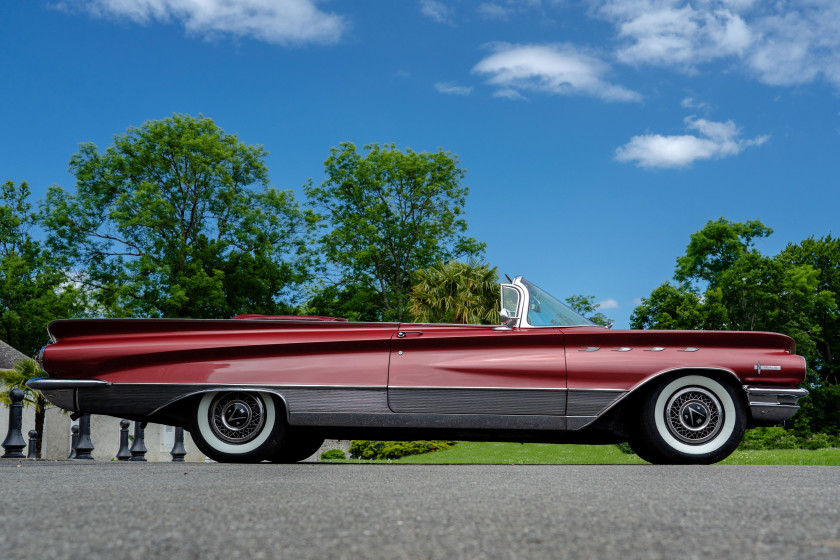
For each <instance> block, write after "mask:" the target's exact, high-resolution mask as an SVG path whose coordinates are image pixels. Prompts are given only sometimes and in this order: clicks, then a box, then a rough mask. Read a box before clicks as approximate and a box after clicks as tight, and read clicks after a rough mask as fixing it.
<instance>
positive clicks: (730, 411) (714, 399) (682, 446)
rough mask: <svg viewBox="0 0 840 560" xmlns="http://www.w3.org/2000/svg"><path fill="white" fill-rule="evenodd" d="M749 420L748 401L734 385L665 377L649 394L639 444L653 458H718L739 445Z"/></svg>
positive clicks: (679, 460)
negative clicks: (746, 401)
mask: <svg viewBox="0 0 840 560" xmlns="http://www.w3.org/2000/svg"><path fill="white" fill-rule="evenodd" d="M746 421H747V411H746V405H745V404H744V402H743V398H742V396H741V395H739V394H738V393H737V389H736V388H734V387H733V386H732V385H731V384H727V383H724V382H721V381H718V380H716V379H713V378H711V377H709V376H706V375H700V374H694V375H683V376H681V377H677V378H674V379H670V380H666V381H664V382H660V383H659V385H658V386H656V387H655V388H654V389H653V390H652V391H651V392H650V393H649V394H648V395H647V397H646V398H645V399H644V401H643V406H642V418H641V422H640V426H639V434H638V438H640V439H637V442H639V443H640V444H638V443H637V446H638V447H639V448H640V450H643V451H644V454H640V456H642V458H643V459H646V460H648V461H650V462H653V463H682V464H710V463H716V462H718V461H721V460H723V459H725V458H726V457H728V456H729V455H730V454H731V453H732V452H733V451H734V450H735V448H737V447H738V444H739V443H740V442H741V439H742V438H743V437H744V430H745V429H746Z"/></svg>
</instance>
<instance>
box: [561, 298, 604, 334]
mask: <svg viewBox="0 0 840 560" xmlns="http://www.w3.org/2000/svg"><path fill="white" fill-rule="evenodd" d="M566 305H568V306H569V307H571V308H572V310H573V311H574V312H575V313H578V314H580V315H583V316H584V317H586V318H587V319H589V320H590V321H592V322H593V323H595V324H596V325H601V326H602V327H606V326H609V325H612V324H613V323H614V321H613V320H612V319H610V318H609V317H607V316H606V315H604V314H603V313H601V312H600V311H598V308H599V307H600V306H601V305H600V304H599V303H596V302H595V296H583V295H579V294H578V295H573V296H569V297H567V298H566Z"/></svg>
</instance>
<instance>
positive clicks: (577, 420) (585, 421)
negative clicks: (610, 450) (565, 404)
mask: <svg viewBox="0 0 840 560" xmlns="http://www.w3.org/2000/svg"><path fill="white" fill-rule="evenodd" d="M597 419H598V417H597V416H566V429H567V430H569V431H575V430H580V429H583V428H585V427H586V426H588V425H589V424H591V423H592V422H594V421H595V420H597Z"/></svg>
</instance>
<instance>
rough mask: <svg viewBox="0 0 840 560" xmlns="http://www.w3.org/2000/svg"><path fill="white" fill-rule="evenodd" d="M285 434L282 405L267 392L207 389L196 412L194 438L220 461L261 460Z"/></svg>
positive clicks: (272, 451)
mask: <svg viewBox="0 0 840 560" xmlns="http://www.w3.org/2000/svg"><path fill="white" fill-rule="evenodd" d="M284 434H285V422H284V420H283V418H282V409H281V408H280V406H278V405H277V404H276V403H275V400H274V398H273V397H272V396H271V395H270V394H268V393H260V392H250V391H214V392H210V393H205V394H204V395H203V396H202V397H201V400H200V401H199V403H198V408H197V410H196V414H195V420H194V429H193V430H192V436H193V439H194V440H195V442H196V445H197V446H198V447H199V449H201V451H203V452H204V454H205V455H207V456H208V457H210V458H211V459H213V460H215V461H219V462H244V463H252V462H259V461H262V460H264V459H268V458H269V457H271V456H272V455H273V454H274V453H275V452H276V450H277V449H278V448H279V447H280V444H281V443H282V441H283V437H284Z"/></svg>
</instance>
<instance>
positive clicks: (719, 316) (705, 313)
mask: <svg viewBox="0 0 840 560" xmlns="http://www.w3.org/2000/svg"><path fill="white" fill-rule="evenodd" d="M722 300H723V294H722V293H721V290H720V288H710V289H709V290H707V291H706V294H705V296H704V297H700V296H699V295H698V294H697V292H696V291H694V290H693V289H691V288H689V287H687V286H674V285H673V284H670V283H668V282H666V283H664V284H662V285H661V286H659V287H658V288H656V289H654V290H653V292H651V294H650V296H649V297H646V298H642V302H641V303H640V304H639V305H638V306H637V307H636V308H635V309H634V310H633V314H632V315H631V316H630V328H633V329H665V330H674V329H679V330H698V329H705V330H719V329H725V328H727V326H728V324H729V322H728V318H727V312H726V307H725V306H724V305H723V301H722Z"/></svg>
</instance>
